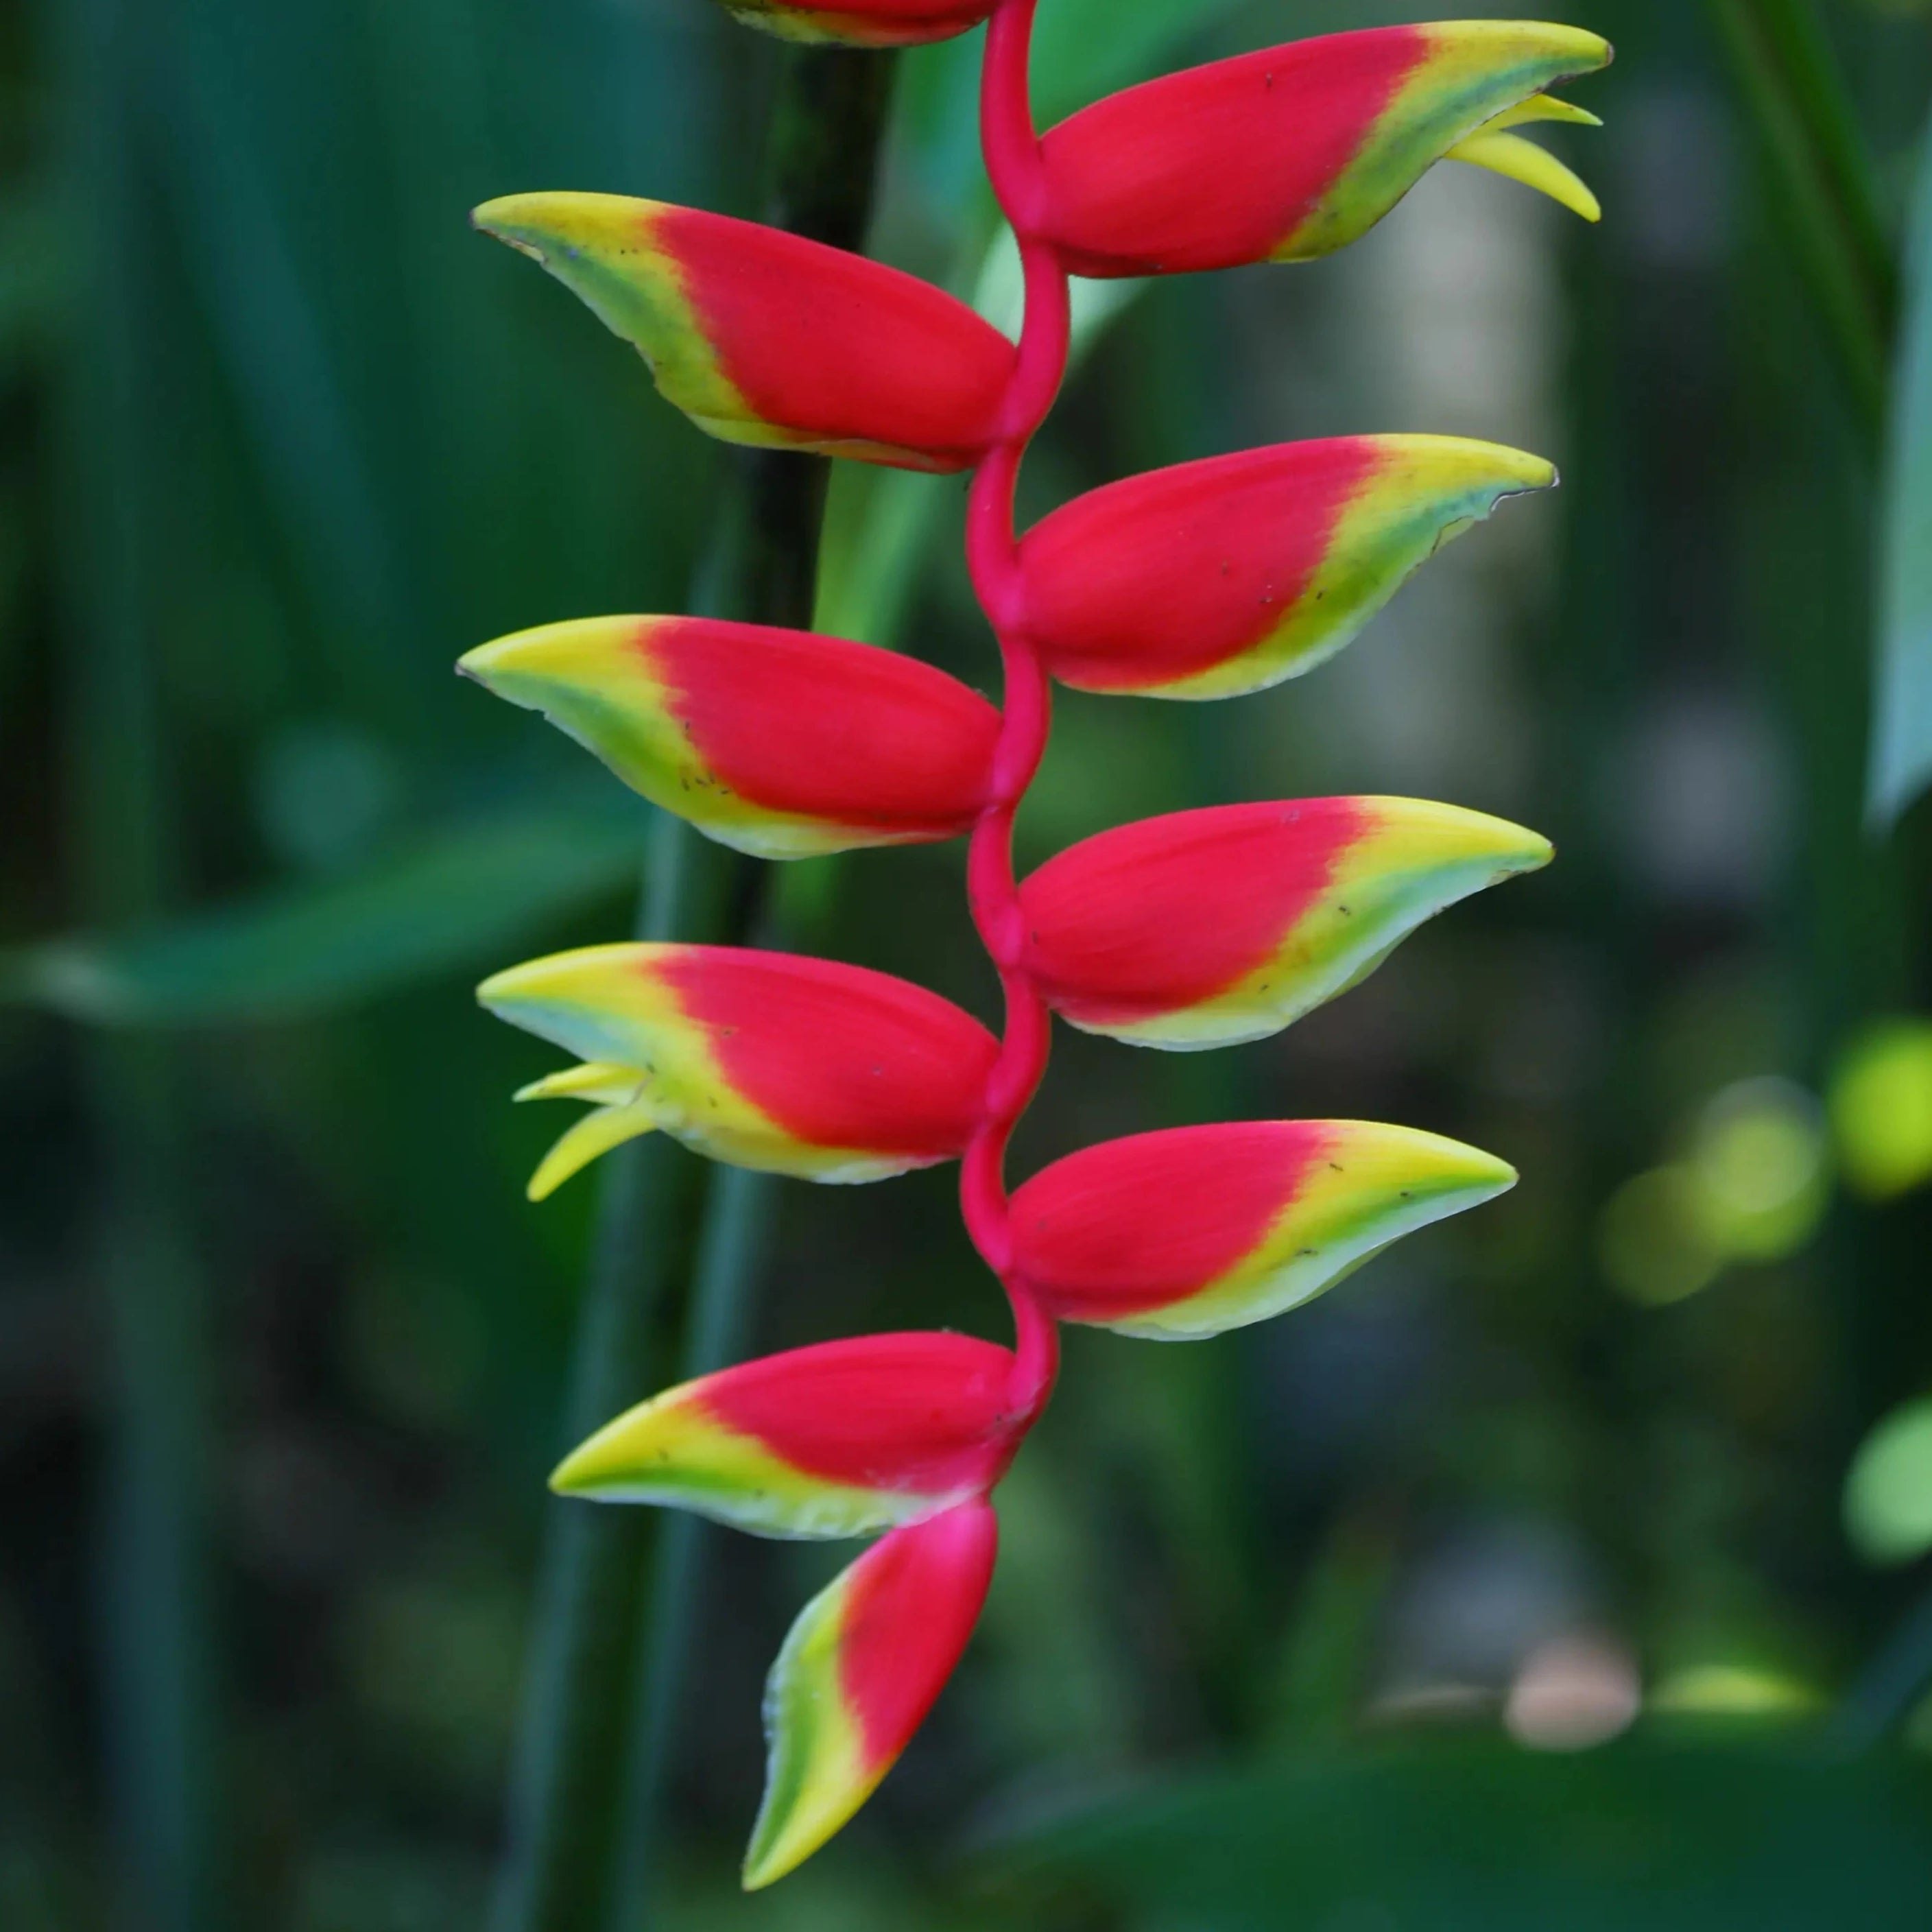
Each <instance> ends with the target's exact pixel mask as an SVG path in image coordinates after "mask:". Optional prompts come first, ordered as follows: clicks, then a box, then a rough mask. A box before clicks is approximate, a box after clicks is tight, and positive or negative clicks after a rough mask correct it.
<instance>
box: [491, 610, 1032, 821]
mask: <svg viewBox="0 0 1932 1932" xmlns="http://www.w3.org/2000/svg"><path fill="white" fill-rule="evenodd" d="M460 669H462V670H465V671H466V672H467V673H469V675H470V676H472V677H474V678H475V679H478V682H481V683H482V684H484V685H487V686H488V688H490V690H492V691H494V692H496V694H497V695H498V696H499V697H505V698H508V700H509V701H510V702H511V703H512V704H520V705H523V706H525V707H526V709H530V710H532V711H541V712H543V713H544V715H545V716H546V717H547V718H549V719H550V721H551V722H552V723H553V724H556V725H558V726H559V727H561V728H562V730H565V731H567V732H568V733H569V734H570V735H571V737H573V738H574V739H577V742H579V743H580V744H582V745H586V746H588V747H589V749H590V750H592V751H594V752H595V753H596V754H597V755H598V757H600V758H601V759H602V760H604V763H606V764H607V765H608V766H610V769H612V770H613V771H614V772H616V774H617V775H618V776H619V778H622V780H623V781H625V784H628V785H629V786H631V787H632V789H633V790H637V791H640V792H641V793H643V795H644V796H645V797H646V798H647V799H649V800H650V801H651V802H652V804H654V805H661V806H662V807H663V808H664V810H665V811H670V812H675V813H676V814H677V815H678V817H680V818H683V819H686V820H689V822H690V823H691V824H693V825H694V826H697V829H699V830H700V832H706V833H708V834H709V835H710V836H711V837H712V838H715V839H718V840H719V841H721V843H723V844H727V845H730V846H734V847H736V848H737V850H739V851H741V852H749V853H752V854H753V855H754V856H756V857H758V858H761V859H802V858H810V857H813V856H816V855H817V854H819V853H826V852H844V851H850V850H853V848H854V847H859V846H862V845H902V844H913V843H916V842H919V841H926V840H931V839H935V838H953V837H955V836H956V835H958V834H959V833H960V832H965V831H967V830H969V829H971V826H972V823H973V820H974V817H975V816H976V815H977V813H978V811H979V810H980V806H981V805H982V803H983V802H984V800H985V797H986V781H987V775H988V773H989V769H990V768H991V765H992V755H993V745H994V742H995V739H997V738H998V736H999V730H1000V714H999V713H998V711H996V710H995V709H994V708H993V706H992V705H990V704H989V703H987V701H986V700H985V699H984V698H983V697H980V694H978V693H977V691H969V690H968V689H967V688H966V687H965V685H963V684H961V683H959V682H957V681H956V679H953V678H950V677H948V676H947V675H946V674H945V673H944V672H943V671H938V670H934V669H933V668H932V666H931V665H929V664H921V663H920V662H919V661H918V660H917V659H916V658H908V657H901V656H900V655H898V654H897V653H896V652H892V651H884V650H877V649H874V648H873V647H872V646H870V645H868V644H855V643H848V642H847V640H845V639H844V638H843V637H820V636H817V635H816V634H814V633H812V632H811V631H781V630H777V629H774V628H770V627H769V626H766V625H759V624H730V623H723V622H716V621H714V620H712V619H708V618H700V617H591V618H585V619H581V620H580V621H578V622H574V623H564V624H546V625H542V626H541V627H540V628H538V629H536V630H532V631H518V632H517V634H515V635H514V636H513V637H499V638H498V639H497V640H496V642H495V643H489V644H484V645H483V646H481V648H480V649H476V650H473V651H472V652H470V653H469V655H468V656H466V657H465V658H463V659H462V661H461V663H460Z"/></svg>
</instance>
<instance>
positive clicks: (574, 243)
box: [474, 193, 1013, 470]
mask: <svg viewBox="0 0 1932 1932" xmlns="http://www.w3.org/2000/svg"><path fill="white" fill-rule="evenodd" d="M474 219H475V223H476V225H477V226H478V227H479V228H481V229H484V231H485V232H486V233H488V234H491V235H494V236H496V237H498V238H499V239H500V240H502V241H504V242H508V243H509V244H510V245H511V247H513V248H518V249H520V250H521V251H523V253H524V254H526V255H529V256H532V257H534V258H535V260H537V261H538V262H540V263H541V264H542V265H543V266H544V268H546V269H548V270H549V271H550V273H551V274H552V275H554V276H555V277H556V278H557V280H558V281H560V282H562V284H564V285H565V287H567V288H568V289H570V290H571V291H573V293H575V294H577V296H580V297H581V298H582V299H583V301H584V302H586V303H587V304H588V305H589V307H590V308H591V309H592V311H594V312H595V314H596V315H597V316H598V318H599V319H600V320H601V321H602V322H603V323H604V324H605V326H607V327H608V328H609V329H611V330H612V331H613V332H614V333H615V334H616V335H620V336H622V338H624V339H625V341H627V342H629V343H631V344H633V345H634V347H636V348H637V350H639V352H640V353H641V354H642V355H643V358H644V359H645V361H646V362H648V363H649V365H651V369H652V374H654V375H655V377H656V378H657V385H658V389H661V391H662V392H663V393H664V395H665V397H666V398H667V399H668V400H669V401H671V402H673V403H674V404H676V406H677V407H679V409H681V410H683V412H684V413H685V415H686V416H689V417H690V418H691V420H692V421H693V422H695V423H696V424H697V426H698V427H699V428H700V429H703V430H707V431H709V432H710V433H711V434H712V435H713V436H718V437H723V438H724V440H725V441H727V443H751V444H753V445H755V446H758V447H760V448H775V449H802V450H810V451H813V452H817V454H818V455H823V456H850V457H856V458H859V459H861V460H863V461H865V462H869V463H887V464H890V465H892V466H896V467H898V468H900V469H931V470H953V469H965V468H966V467H967V466H968V465H969V464H971V463H974V462H975V461H977V459H978V458H979V456H980V453H981V452H982V451H983V450H984V449H985V448H986V445H987V444H988V443H989V441H990V440H991V438H992V433H993V428H994V422H995V416H996V414H997V413H998V409H999V406H1000V402H1001V397H1002V395H1003V394H1004V390H1005V387H1006V384H1007V380H1008V378H1009V377H1010V375H1011V374H1012V372H1013V344H1011V343H1010V342H1009V341H1007V338H1005V337H1004V335H1001V333H1000V332H999V331H998V329H995V328H993V327H992V326H991V325H990V324H989V323H985V322H983V321H981V320H980V318H979V317H977V315H975V314H974V313H973V311H971V309H970V308H968V307H967V306H966V305H965V303H963V302H957V301H956V300H955V299H953V297H952V296H949V295H947V294H946V293H944V292H943V291H942V290H938V289H936V288H935V287H932V284H930V283H927V282H922V281H919V280H917V279H916V278H915V277H913V276H911V275H901V273H900V272H898V270H897V269H889V268H886V267H885V266H883V264H882V263H877V262H870V261H868V260H866V259H865V257H863V256H862V255H853V254H847V253H846V251H844V250H843V249H840V248H827V247H826V246H825V245H823V243H822V242H807V241H805V240H802V239H801V238H800V237H799V236H796V235H788V234H786V233H784V231H783V230H782V229H776V228H766V227H763V226H760V224H759V223H757V222H754V221H739V220H735V219H733V217H730V216H729V215H723V214H704V213H702V212H700V211H698V210H697V209H695V208H674V207H671V206H670V205H667V204H666V203H664V202H658V201H639V200H634V199H631V198H629V197H628V196H623V195H614V194H571V193H557V194H513V195H506V196H504V197H503V198H502V199H500V200H498V201H492V202H485V203H484V205H483V206H481V208H478V209H477V210H476V211H475V217H474Z"/></svg>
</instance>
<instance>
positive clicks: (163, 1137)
mask: <svg viewBox="0 0 1932 1932" xmlns="http://www.w3.org/2000/svg"><path fill="white" fill-rule="evenodd" d="M143 11H144V10H143V9H142V7H140V6H139V5H136V4H134V3H133V0H88V4H86V5H79V6H74V7H67V8H65V9H63V10H61V11H60V13H59V14H58V17H57V19H56V20H55V28H56V40H55V44H56V46H58V49H59V53H60V57H61V58H62V62H63V64H64V67H65V74H64V80H65V83H66V87H65V99H66V100H67V101H68V104H69V105H68V112H69V113H70V115H71V117H72V118H71V124H70V125H69V127H68V129H67V130H66V152H65V157H64V159H65V166H66V171H67V173H68V187H69V190H70V193H71V196H72V205H73V206H74V208H75V209H76V211H77V214H78V215H79V217H80V220H81V221H82V223H83V224H84V227H85V229H86V266H87V271H88V275H89V284H88V287H87V293H86V302H85V305H84V307H83V310H82V315H83V322H82V326H81V327H80V329H78V330H77V332H75V335H74V338H72V340H71V341H70V342H69V344H68V352H69V353H68V360H67V363H66V366H65V370H64V371H63V381H62V391H61V395H60V402H59V407H60V411H61V416H60V420H59V429H60V443H59V451H60V460H61V462H62V475H61V477H60V480H59V487H60V488H61V490H62V493H64V495H65V497H66V498H67V499H68V514H65V516H64V517H62V528H64V529H67V530H68V531H71V532H74V533H75V534H74V536H73V537H72V538H71V544H72V547H71V550H70V552H69V553H68V554H67V555H66V556H64V557H63V558H62V559H61V562H62V577H63V580H64V581H63V590H64V595H65V596H66V598H68V600H69V602H70V604H71V618H72V622H71V630H72V634H73V635H74V637H75V638H76V640H77V644H78V649H77V650H76V652H75V653H74V656H73V657H72V658H71V661H70V662H69V664H68V671H69V673H70V676H71V685H70V688H69V691H68V694H67V697H66V706H67V717H66V723H67V727H68V745H67V757H66V766H67V780H66V783H65V787H64V790H65V798H66V799H67V801H68V810H69V812H70V814H71V835H70V850H71V853H72V855H73V859H74V866H75V873H76V877H75V895H76V898H77V903H78V906H79V909H80V910H81V912H82V913H83V916H85V917H86V919H88V920H89V922H90V923H92V924H94V925H95V926H98V927H100V928H101V929H105V930H107V931H110V932H114V931H118V930H124V929H126V928H127V927H129V926H135V925H139V924H141V923H142V922H146V921H148V920H150V919H152V918H154V916H157V913H160V910H162V908H163V904H164V902H165V901H166V898H167V897H168V894H169V877H170V874H171V872H172V853H171V844H172V841H171V838H170V837H169V826H168V818H169V811H168V807H169V799H168V796H167V787H166V784H165V781H164V777H163V770H162V762H161V755H160V754H161V744H162V724H161V720H160V715H159V706H158V700H157V695H156V691H155V683H156V672H157V666H156V662H155V658H156V655H157V646H156V638H155V635H154V622H153V613H154V601H155V599H154V578H155V576H156V574H157V532H156V530H155V529H154V520H155V517H156V514H157V505H156V503H155V502H154V499H153V498H152V496H151V493H148V492H145V491H144V490H143V489H142V484H141V480H140V479H141V478H142V476H143V475H151V474H154V473H157V465H156V464H155V463H154V462H153V461H152V460H151V454H152V447H153V445H154V443H155V442H156V441H157V440H158V439H159V438H160V437H161V436H162V434H163V433H164V432H163V428H162V427H161V425H160V422H159V421H158V420H157V419H158V416H159V413H160V410H161V408H162V399H163V398H164V397H165V395H166V392H167V385H166V380H165V372H164V371H163V368H161V367H160V363H161V360H162V356H163V350H162V349H161V348H160V347H158V346H157V337H156V330H155V323H154V304H153V302H151V299H150V297H151V278H152V274H153V263H154V257H153V252H152V251H153V247H154V234H155V230H156V226H157V224H156V222H155V219H154V209H153V208H152V207H151V205H149V203H148V199H147V196H146V193H145V183H146V181H148V178H150V175H151V168H150V166H149V165H148V156H147V154H146V151H145V145H146V144H145V138H144V136H145V133H147V132H148V131H149V130H148V127H147V125H146V123H145V120H144V117H143V116H142V114H141V113H140V111H139V104H140V100H141V95H142V77H143V74H144V72H145V68H144V55H145V54H146V52H148V48H147V46H146V45H145V40H146V33H145V26H146V23H145V20H143V18H142V13H143ZM173 1060H174V1049H172V1048H170V1047H169V1046H167V1045H166V1044H165V1043H163V1042H162V1041H160V1040H157V1039H142V1038H130V1037H118V1038H114V1037H109V1038H96V1039H95V1040H92V1041H91V1042H90V1043H89V1044H88V1046H87V1048H86V1061H85V1066H86V1076H87V1078H86V1086H87V1090H88V1093H89V1098H90V1100H91V1101H92V1108H93V1112H94V1115H95V1120H96V1121H97V1123H98V1131H99V1133H100V1135H101V1140H102V1142H103V1148H104V1158H103V1167H104V1173H105V1177H106V1178H105V1181H104V1187H103V1190H102V1194H101V1199H100V1202H99V1203H98V1214H97V1216H96V1220H95V1227H96V1229H97V1232H98V1249H97V1255H98V1267H99V1271H100V1275H101V1281H102V1283H103V1286H104V1289H105V1292H106V1296H107V1310H108V1317H109V1328H110V1336H111V1346H112V1350H113V1373H112V1376H111V1377H110V1383H109V1386H110V1389H111V1391H112V1396H113V1412H112V1415H111V1418H110V1425H109V1426H110V1440H109V1445H108V1462H107V1478H106V1502H107V1506H106V1511H105V1520H104V1524H103V1530H104V1548H103V1551H102V1556H103V1563H102V1574H101V1605H100V1628H101V1639H102V1644H103V1649H104V1673H103V1674H104V1686H105V1692H104V1694H105V1703H106V1709H105V1712H104V1721H103V1725H102V1730H103V1734H104V1737H105V1739H106V1740H107V1747H108V1752H109V1767H110V1769H109V1781H110V1804H111V1805H112V1807H113V1814H114V1836H115V1852H116V1859H117V1867H118V1868H117V1870H116V1871H115V1887H116V1889H117V1891H118V1893H119V1894H120V1896H119V1899H118V1906H119V1910H120V1915H121V1917H122V1918H123V1919H124V1922H126V1923H127V1924H130V1925H136V1926H139V1927H142V1928H143V1932H216V1928H218V1927H220V1926H222V1925H223V1924H225V1923H226V1911H225V1909H224V1908H223V1905H222V1904H221V1903H220V1896H219V1894H220V1873H221V1872H222V1870H223V1868H224V1865H225V1863H226V1861H224V1860H223V1858H221V1857H220V1855H219V1852H218V1849H217V1823H216V1821H217V1816H218V1808H217V1797H216V1787H217V1763H218V1760H219V1756H220V1752H219V1748H218V1739H217V1718H216V1710H217V1698H216V1694H215V1684H216V1678H217V1670H216V1664H215V1649H216V1646H215V1643H214V1635H213V1617H212V1614H211V1599H212V1596H213V1588H212V1583H211V1576H210V1565H209V1560H208V1509H207V1501H206V1499H207V1490H208V1463H209V1451H208V1402H209V1390H208V1382H209V1376H208V1338H207V1333H206V1330H207V1325H208V1307H207V1295H206V1285H205V1281H204V1280H203V1278H202V1273H201V1269H200V1265H199V1259H198V1258H197V1256H196V1255H195V1253H194V1252H193V1244H192V1241H191V1238H190V1233H189V1231H188V1228H187V1220H186V1213H185V1201H186V1193H187V1190H186V1187H185V1170H186V1162H185V1160H184V1138H185V1137H184V1132H183V1124H182V1115H183V1112H184V1109H183V1108H182V1106H181V1092H180V1083H179V1081H178V1078H177V1074H176V1070H175V1067H174V1065H173V1064H172V1063H173Z"/></svg>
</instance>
